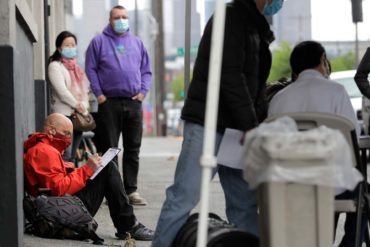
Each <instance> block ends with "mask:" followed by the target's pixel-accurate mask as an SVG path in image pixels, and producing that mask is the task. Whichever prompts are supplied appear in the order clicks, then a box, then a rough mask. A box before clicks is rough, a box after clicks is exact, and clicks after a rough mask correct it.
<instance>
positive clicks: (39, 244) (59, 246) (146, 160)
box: [24, 137, 343, 247]
mask: <svg viewBox="0 0 370 247" xmlns="http://www.w3.org/2000/svg"><path fill="white" fill-rule="evenodd" d="M181 142H182V139H181V138H175V137H167V138H149V137H147V138H144V139H143V146H142V151H141V155H140V156H141V158H140V162H141V163H140V171H139V193H140V194H142V195H143V196H144V197H145V198H146V199H147V200H148V205H147V206H135V214H136V216H137V218H138V219H139V221H141V222H142V223H143V224H145V225H146V226H148V227H150V228H152V229H155V226H156V222H157V219H158V216H159V213H160V209H161V206H162V203H163V201H164V198H165V189H166V187H168V186H169V185H170V184H171V183H172V181H173V175H174V170H175V166H176V161H177V158H178V154H179V152H180V149H181ZM120 155H122V153H120ZM210 196H211V199H210V200H211V203H210V207H211V208H210V211H212V212H214V213H216V214H218V215H220V216H221V217H222V218H224V219H225V212H224V208H225V204H224V196H223V192H222V189H221V187H220V183H219V180H218V178H217V177H216V178H215V179H214V180H213V181H212V183H211V194H210ZM195 210H197V209H195ZM95 219H96V220H97V222H98V223H99V227H98V230H97V233H98V235H99V236H100V237H102V238H104V239H105V242H104V243H105V244H107V245H108V246H124V244H125V241H121V240H117V239H116V238H115V236H114V233H115V229H114V227H113V224H112V221H111V219H110V216H109V211H108V207H107V206H106V205H105V204H102V206H101V208H100V210H99V211H98V213H97V215H96V216H95ZM340 224H341V225H342V224H343V217H342V218H341V220H340ZM342 232H343V231H342V230H339V235H342ZM340 238H341V237H340ZM337 242H338V240H337V241H336V243H335V244H334V246H337ZM150 243H151V242H145V241H136V246H137V247H149V246H150ZM24 246H26V247H50V246H52V247H64V246H95V245H92V244H91V243H89V242H82V241H72V240H55V239H42V238H39V237H35V236H31V235H26V234H25V236H24Z"/></svg>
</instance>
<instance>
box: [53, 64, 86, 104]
mask: <svg viewBox="0 0 370 247" xmlns="http://www.w3.org/2000/svg"><path fill="white" fill-rule="evenodd" d="M62 66H63V65H61V64H60V63H58V62H51V63H50V64H49V66H48V77H49V81H50V83H51V86H52V87H53V90H54V91H55V92H56V94H57V95H58V96H59V98H60V100H61V101H62V102H63V103H65V104H67V105H69V106H71V107H72V108H76V107H77V105H78V104H79V102H78V101H77V100H76V99H75V97H74V96H73V95H72V93H71V91H69V90H68V88H67V85H66V82H65V81H66V78H64V76H63V72H62V69H63V67H62Z"/></svg>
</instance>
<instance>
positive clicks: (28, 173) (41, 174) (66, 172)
mask: <svg viewBox="0 0 370 247" xmlns="http://www.w3.org/2000/svg"><path fill="white" fill-rule="evenodd" d="M53 144H54V145H53ZM23 158H24V172H25V182H26V185H27V191H28V193H30V194H31V195H33V196H36V195H37V194H38V188H49V189H50V190H51V195H53V196H64V195H65V194H71V195H73V194H75V193H76V192H78V191H80V190H81V189H82V188H83V187H85V185H86V181H87V179H88V178H89V177H90V176H91V175H92V174H93V173H94V170H93V169H91V168H90V167H89V166H88V165H86V164H85V165H83V166H82V167H79V168H74V164H73V163H70V162H65V161H63V159H62V156H61V152H60V151H59V150H58V149H57V148H56V145H55V143H53V137H52V136H50V135H47V134H44V133H35V134H33V135H31V137H29V138H28V139H27V140H26V141H25V142H24V156H23Z"/></svg>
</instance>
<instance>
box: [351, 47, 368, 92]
mask: <svg viewBox="0 0 370 247" xmlns="http://www.w3.org/2000/svg"><path fill="white" fill-rule="evenodd" d="M369 74H370V48H367V50H366V53H365V55H364V56H363V57H362V59H361V62H360V64H359V65H358V67H357V72H356V75H355V81H356V84H357V87H358V88H359V89H360V91H361V93H362V95H364V96H365V97H367V98H368V99H370V83H369V80H368V76H369Z"/></svg>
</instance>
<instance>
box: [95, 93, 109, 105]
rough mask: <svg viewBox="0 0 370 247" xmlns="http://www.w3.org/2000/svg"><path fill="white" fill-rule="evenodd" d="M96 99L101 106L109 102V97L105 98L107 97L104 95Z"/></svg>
mask: <svg viewBox="0 0 370 247" xmlns="http://www.w3.org/2000/svg"><path fill="white" fill-rule="evenodd" d="M96 99H97V100H98V104H99V105H100V104H103V103H104V102H105V101H107V97H105V95H103V94H102V95H99V96H98V97H97V98H96Z"/></svg>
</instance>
